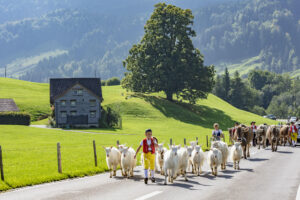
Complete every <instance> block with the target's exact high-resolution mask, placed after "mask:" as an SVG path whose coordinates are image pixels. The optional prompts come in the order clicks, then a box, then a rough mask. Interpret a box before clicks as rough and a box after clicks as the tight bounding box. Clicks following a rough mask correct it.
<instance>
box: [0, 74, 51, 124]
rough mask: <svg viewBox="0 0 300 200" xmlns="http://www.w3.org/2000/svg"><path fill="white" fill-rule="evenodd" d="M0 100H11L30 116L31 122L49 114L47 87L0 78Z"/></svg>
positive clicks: (41, 84)
mask: <svg viewBox="0 0 300 200" xmlns="http://www.w3.org/2000/svg"><path fill="white" fill-rule="evenodd" d="M0 98H13V99H14V101H15V102H16V104H17V106H18V107H19V109H20V110H21V111H25V112H28V113H30V114H31V116H32V120H37V119H38V118H39V117H42V116H44V115H47V114H49V113H50V105H49V101H50V100H49V98H50V94H49V85H48V84H45V83H32V82H27V81H21V80H15V79H8V78H0Z"/></svg>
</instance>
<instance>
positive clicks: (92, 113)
mask: <svg viewBox="0 0 300 200" xmlns="http://www.w3.org/2000/svg"><path fill="white" fill-rule="evenodd" d="M90 117H91V118H95V117H96V111H95V110H92V111H90Z"/></svg>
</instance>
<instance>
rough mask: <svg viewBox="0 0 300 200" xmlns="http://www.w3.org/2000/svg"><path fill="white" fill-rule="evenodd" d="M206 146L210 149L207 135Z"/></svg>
mask: <svg viewBox="0 0 300 200" xmlns="http://www.w3.org/2000/svg"><path fill="white" fill-rule="evenodd" d="M206 146H207V148H208V135H206Z"/></svg>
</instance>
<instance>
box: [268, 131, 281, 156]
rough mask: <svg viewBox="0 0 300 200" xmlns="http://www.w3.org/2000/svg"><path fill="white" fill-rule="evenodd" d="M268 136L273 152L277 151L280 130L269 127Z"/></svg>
mask: <svg viewBox="0 0 300 200" xmlns="http://www.w3.org/2000/svg"><path fill="white" fill-rule="evenodd" d="M266 136H267V138H268V140H269V142H270V143H271V149H272V152H274V151H277V145H278V142H279V128H278V127H276V126H275V125H271V126H269V128H268V130H267V135H266Z"/></svg>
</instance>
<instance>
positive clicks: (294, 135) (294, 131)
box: [289, 122, 298, 147]
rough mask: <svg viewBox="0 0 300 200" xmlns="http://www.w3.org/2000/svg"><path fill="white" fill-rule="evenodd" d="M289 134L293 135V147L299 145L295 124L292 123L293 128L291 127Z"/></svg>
mask: <svg viewBox="0 0 300 200" xmlns="http://www.w3.org/2000/svg"><path fill="white" fill-rule="evenodd" d="M289 132H290V134H291V139H292V145H293V146H294V147H295V146H296V143H297V137H298V129H297V127H296V126H295V124H294V122H291V126H290V129H289Z"/></svg>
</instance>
